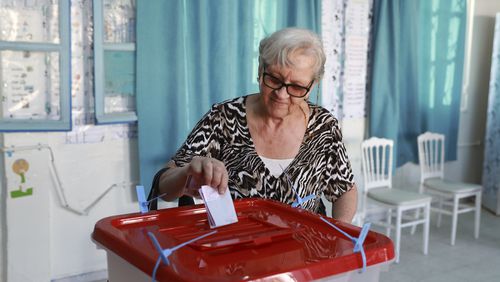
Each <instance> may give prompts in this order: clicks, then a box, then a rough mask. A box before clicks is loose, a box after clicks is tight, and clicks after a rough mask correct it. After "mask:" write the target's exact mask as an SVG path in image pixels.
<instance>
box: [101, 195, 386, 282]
mask: <svg viewBox="0 0 500 282" xmlns="http://www.w3.org/2000/svg"><path fill="white" fill-rule="evenodd" d="M234 205H235V209H236V213H237V216H238V222H237V223H233V224H230V225H226V226H221V227H218V228H215V229H211V228H210V226H209V224H208V221H207V213H206V209H205V206H204V205H195V206H188V207H179V208H171V209H164V210H158V211H150V212H147V213H142V214H141V213H134V214H126V215H118V216H112V217H107V218H104V219H101V220H100V221H99V222H97V223H96V225H95V228H94V232H93V234H92V239H93V240H94V242H95V243H96V244H97V245H98V246H99V247H100V248H103V249H104V250H106V252H107V259H108V274H109V276H108V279H109V281H111V282H115V281H151V280H152V277H153V276H154V278H155V279H156V280H157V281H311V280H319V281H378V279H379V273H380V271H382V270H387V268H388V265H389V263H390V262H392V261H393V259H394V248H393V244H392V241H391V240H390V239H389V238H388V237H386V236H384V235H382V234H379V233H376V232H372V231H370V232H368V234H367V235H366V239H365V240H364V244H363V249H364V253H365V257H366V258H365V263H366V270H365V271H364V272H361V271H362V267H363V258H362V254H361V253H362V252H360V251H359V250H358V251H357V252H355V251H354V243H353V241H352V240H351V239H350V238H348V237H347V236H346V235H345V234H342V233H341V232H339V231H337V230H336V229H335V228H332V226H330V225H329V224H327V223H326V222H324V221H323V219H322V218H321V217H320V216H319V215H316V214H313V213H310V212H308V211H305V210H302V209H299V208H292V207H290V206H288V205H285V204H282V203H278V202H275V201H270V200H263V199H244V200H236V201H234ZM328 221H329V222H330V223H333V224H335V226H337V227H339V228H340V229H341V230H342V231H344V232H346V233H347V234H348V235H350V236H352V237H354V238H356V237H359V235H360V230H361V228H359V227H356V226H353V225H350V224H346V223H341V222H338V221H335V220H334V219H328ZM214 230H217V232H216V233H214V234H211V235H209V236H206V237H204V238H202V239H199V240H196V241H194V242H191V243H189V244H186V245H184V246H183V247H180V248H178V249H176V250H173V251H172V252H171V254H169V256H168V262H169V263H168V264H167V263H164V262H163V261H162V260H160V259H159V258H160V252H159V250H158V248H157V247H155V244H154V242H153V240H152V238H151V235H150V233H151V234H153V235H154V237H155V238H156V239H157V242H158V243H159V245H160V246H161V248H163V249H167V248H173V247H175V246H178V245H180V244H182V243H184V242H188V241H190V240H192V239H194V238H196V237H199V236H200V235H203V234H208V233H210V232H213V231H214ZM160 250H161V249H160ZM157 264H158V265H157ZM155 266H156V270H155Z"/></svg>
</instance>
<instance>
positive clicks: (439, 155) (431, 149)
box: [417, 132, 444, 183]
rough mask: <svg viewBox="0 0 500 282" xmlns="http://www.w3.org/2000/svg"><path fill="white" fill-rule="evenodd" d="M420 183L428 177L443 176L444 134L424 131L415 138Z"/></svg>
mask: <svg viewBox="0 0 500 282" xmlns="http://www.w3.org/2000/svg"><path fill="white" fill-rule="evenodd" d="M417 143H418V162H419V165H420V183H423V182H424V181H425V180H426V179H428V178H436V177H439V178H443V177H444V135H443V134H439V133H432V132H425V133H423V134H420V135H419V136H418V138H417Z"/></svg>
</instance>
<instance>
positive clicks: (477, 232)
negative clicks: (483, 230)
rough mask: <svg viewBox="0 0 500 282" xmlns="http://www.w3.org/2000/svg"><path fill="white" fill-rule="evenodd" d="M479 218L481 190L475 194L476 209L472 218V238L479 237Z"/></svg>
mask: <svg viewBox="0 0 500 282" xmlns="http://www.w3.org/2000/svg"><path fill="white" fill-rule="evenodd" d="M480 220H481V191H479V192H477V194H476V211H475V219H474V238H476V239H477V238H479V224H480Z"/></svg>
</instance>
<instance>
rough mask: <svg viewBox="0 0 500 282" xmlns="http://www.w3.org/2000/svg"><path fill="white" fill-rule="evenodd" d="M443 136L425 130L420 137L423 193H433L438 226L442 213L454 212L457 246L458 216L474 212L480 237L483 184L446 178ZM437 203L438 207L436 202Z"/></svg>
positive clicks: (419, 150)
mask: <svg viewBox="0 0 500 282" xmlns="http://www.w3.org/2000/svg"><path fill="white" fill-rule="evenodd" d="M444 141H445V138H444V135H443V134H438V133H431V132H426V133H423V134H421V135H419V136H418V138H417V143H418V160H419V163H420V192H421V193H426V194H428V195H431V196H432V198H433V202H434V203H433V204H434V205H433V206H432V207H431V210H432V211H434V212H437V213H438V218H437V226H438V227H439V226H440V225H441V215H442V214H446V215H451V216H452V224H451V245H455V238H456V234H457V220H458V215H459V214H461V213H465V212H472V211H474V212H475V220H474V237H475V238H476V239H477V238H478V237H479V221H480V216H481V190H482V187H481V185H478V184H469V183H462V182H452V181H448V180H445V179H444V148H445V147H444ZM470 197H475V203H474V204H468V203H464V201H462V203H460V200H461V199H464V198H470ZM436 203H437V206H435V204H436Z"/></svg>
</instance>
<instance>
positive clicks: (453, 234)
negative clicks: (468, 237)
mask: <svg viewBox="0 0 500 282" xmlns="http://www.w3.org/2000/svg"><path fill="white" fill-rule="evenodd" d="M458 204H459V199H458V196H457V195H454V196H453V214H452V222H451V245H452V246H454V245H455V238H456V236H457V220H458Z"/></svg>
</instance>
